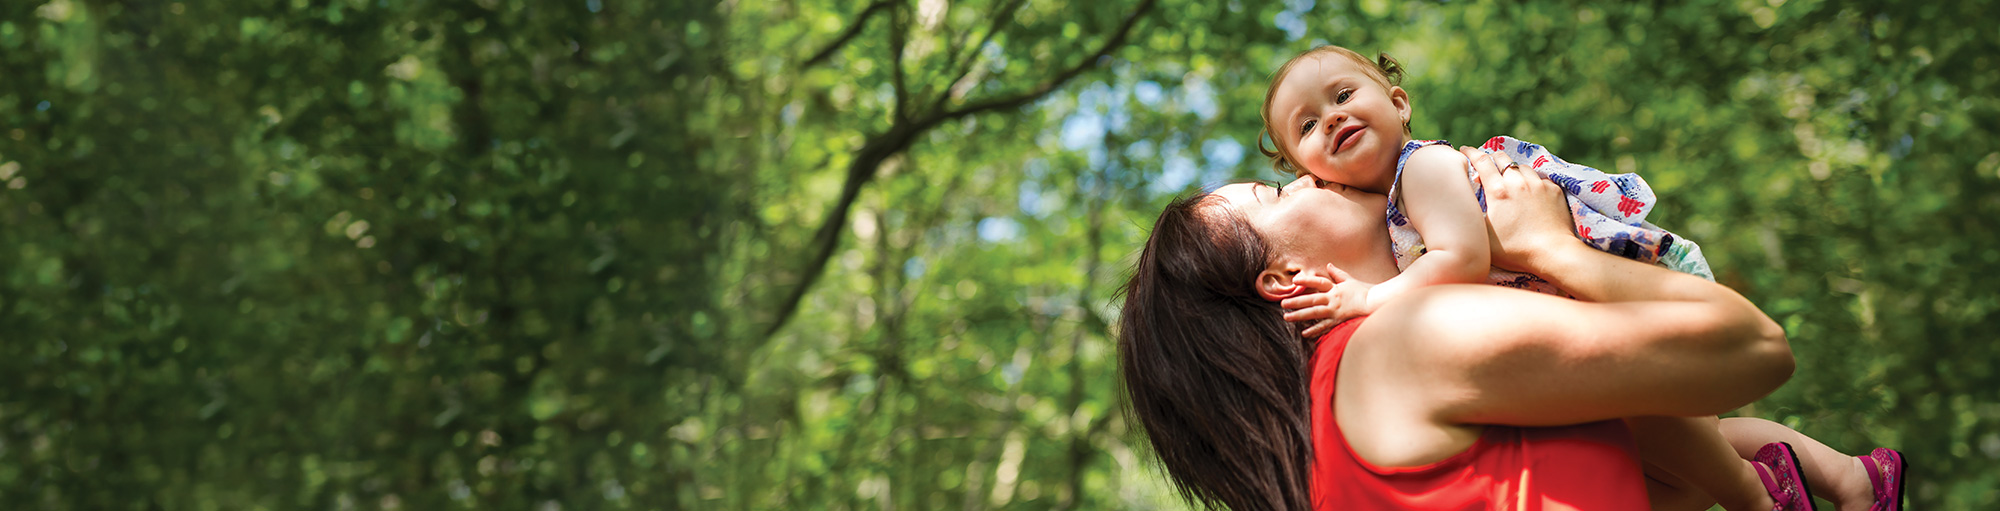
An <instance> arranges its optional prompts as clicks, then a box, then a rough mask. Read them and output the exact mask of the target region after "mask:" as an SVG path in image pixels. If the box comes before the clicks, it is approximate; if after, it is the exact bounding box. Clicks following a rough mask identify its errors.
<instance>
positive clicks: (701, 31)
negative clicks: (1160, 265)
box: [0, 0, 2000, 510]
mask: <svg viewBox="0 0 2000 511" xmlns="http://www.w3.org/2000/svg"><path fill="white" fill-rule="evenodd" d="M1989 7H1990V6H1989V5H1985V4H1984V3H1982V2H1977V1H1965V0H1958V1H1944V2H1922V3H1874V2H1818V1H1812V0H1791V1H1785V0H1750V1H1700V2H1688V3H1681V4H1668V3H1620V4H1607V5H1590V4H1583V3H1576V2H1548V1H1537V2H1526V3H1512V2H1440V3H1430V2H1422V3H1401V2H1392V1H1388V0H1361V1H1353V2H1330V3H1326V2H1314V1H1312V0H1296V1H1290V2H1285V3H1282V4H1259V3H1255V2H1241V1H1234V2H1200V1H1187V0H1122V1H1118V2H1104V3H1090V2H1080V3H1071V2H1055V1H1048V0H995V1H992V2H986V3H953V2H949V1H948V0H881V1H872V2H868V3H861V2H802V1H784V2H722V3H703V2H685V1H675V2H647V1H636V0H586V1H580V2H529V1H521V0H476V1H461V2H434V1H426V2H388V1H367V0H218V1H213V2H125V1H109V0H54V1H49V2H41V1H39V0H35V1H27V2H6V3H0V183H4V187H3V188H0V282H3V283H4V284H0V335H4V341H0V374H4V375H6V376H5V378H4V379H0V506H4V507H5V508H7V509H293V508H300V509H455V508H470V509H537V510H553V509H623V508H641V509H654V508H666V509H862V508H869V509H875V508H879V509H942V508H958V509H966V510H979V509H990V508H1010V509H1118V508H1138V509H1150V508H1155V507H1177V506H1180V504H1179V503H1177V502H1175V501H1174V500H1173V499H1172V497H1171V495H1169V494H1167V493H1166V492H1165V491H1164V490H1163V489H1162V484H1161V483H1162V481H1161V479H1160V476H1159V475H1158V474H1157V473H1156V472H1154V469H1152V468H1151V465H1150V463H1149V461H1148V456H1149V455H1148V454H1146V453H1145V452H1144V450H1143V448H1142V447H1141V446H1142V444H1143V442H1142V441H1140V439H1139V438H1137V436H1136V435H1137V434H1138V433H1137V432H1136V431H1134V430H1132V428H1130V427H1129V425H1128V424H1127V423H1126V422H1125V420H1124V419H1123V417H1122V415H1121V412H1120V409H1119V406H1120V405H1119V398H1118V387H1117V383H1116V381H1117V380H1116V375H1115V370H1114V364H1113V363H1112V360H1113V356H1112V355H1113V354H1112V348H1111V343H1110V340H1109V337H1108V331H1109V323H1110V321H1112V318H1115V317H1116V310H1117V307H1118V300H1117V299H1116V297H1115V296H1113V294H1114V291H1115V287H1116V285H1117V284H1119V283H1120V282H1122V281H1123V272H1124V271H1125V268H1126V267H1127V266H1128V265H1129V264H1130V261H1131V258H1132V256H1133V255H1134V253H1135V251H1136V248H1137V247H1138V245H1139V243H1140V241H1141V240H1142V239H1143V237H1144V236H1145V229H1146V228H1147V226H1149V225H1150V222H1151V220H1152V218H1153V216H1154V214H1156V213H1157V212H1158V210H1159V207H1160V206H1161V205H1162V204H1163V203H1164V201H1165V200H1166V198H1168V197H1170V196H1172V195H1173V194H1175V193H1179V192H1182V191H1184V190H1188V189H1192V188H1196V187H1199V186H1201V185H1202V184H1204V183H1213V182H1218V181H1221V180H1225V179H1229V178H1232V177H1267V178H1271V177H1279V176H1277V175H1276V174H1275V173H1274V172H1273V171H1271V170H1270V169H1269V168H1268V166H1266V165H1265V164H1264V162H1263V161H1262V160H1261V158H1260V157H1259V156H1258V154H1257V152H1256V150H1255V148H1254V145H1255V143H1256V142H1255V136H1256V133H1257V130H1258V127H1259V125H1260V123H1259V120H1258V117H1257V106H1258V105H1260V104H1261V101H1262V96H1263V92H1264V87H1265V85H1266V78H1267V77H1268V74H1269V72H1270V71H1271V70H1272V69H1275V68H1276V66H1277V65H1278V64H1279V63H1281V62H1282V61H1283V60H1284V59H1285V58H1287V57H1289V56H1290V55H1291V54H1293V53H1295V52H1297V51H1300V50H1303V49H1306V48H1308V47H1310V46H1311V45H1313V44H1316V43H1318V42H1333V43H1338V44H1342V45H1346V46H1350V47H1353V48H1356V49H1359V50H1362V51H1364V52H1370V51H1388V52H1391V53H1392V54H1394V55H1395V56H1397V57H1398V58H1400V59H1401V60H1402V61H1403V62H1404V63H1405V64H1406V65H1408V67H1409V70H1410V71H1411V76H1410V79H1409V81H1408V82H1406V83H1405V87H1406V88H1408V89H1409V90H1410V92H1411V96H1412V98H1413V101H1414V103H1415V105H1416V112H1417V113H1416V120H1415V130H1416V134H1417V135H1418V136H1421V137H1431V138H1439V137H1441V138H1449V139H1451V140H1453V141H1454V142H1458V143H1460V144H1477V143H1479V142H1480V141H1483V140H1484V139H1485V138H1486V137H1489V136H1492V135H1498V134H1511V135H1515V136H1519V137H1522V138H1525V139H1529V140H1533V141H1536V142H1539V143H1543V144H1545V145H1548V146H1550V147H1551V148H1552V149H1554V150H1555V151H1556V152H1557V153H1558V154H1561V155H1563V156H1564V157H1565V158H1566V159H1570V160H1572V161H1576V162H1580V163H1585V164H1591V165H1594V166H1598V167H1601V168H1605V169H1607V170H1618V171H1635V172H1640V173H1642V174H1643V175H1645V176H1646V177H1647V179H1648V180H1649V181H1651V182H1652V183H1653V185H1654V186H1655V187H1656V188H1657V189H1658V191H1659V192H1660V193H1661V195H1662V196H1663V197H1664V199H1663V200H1664V204H1663V205H1662V208H1661V211H1660V216H1659V217H1658V221H1659V222H1660V223H1661V224H1662V225H1666V226H1668V227H1669V228H1673V229H1675V230H1677V231H1680V232H1682V233H1684V234H1687V235H1689V236H1691V237H1693V238H1695V239H1696V240H1698V241H1700V242H1702V243H1703V245H1704V247H1706V250H1707V251H1708V255H1709V257H1710V258H1711V260H1712V261H1713V262H1714V263H1715V265H1716V268H1717V270H1718V274H1719V276H1720V278H1721V280H1722V281H1723V282H1724V283H1726V284H1729V285H1731V286H1733V287H1735V288H1737V289H1739V290H1742V291H1743V292H1744V293H1746V294H1747V295H1749V296H1750V297H1751V298H1752V299H1753V300H1755V301H1756V302H1757V303H1758V304H1759V305H1760V306H1762V307H1763V308H1764V309H1765V310H1766V311H1767V312H1769V313H1770V314H1771V315H1772V316H1773V317H1774V318H1777V319H1778V320H1779V321H1780V322H1781V323H1783V324H1784V325H1785V327H1786V329H1787V330H1788V332H1790V334H1791V336H1792V341H1793V346H1794V349H1795V351H1796V352H1797V355H1798V358H1799V361H1800V369H1799V371H1798V375H1797V376H1796V377H1795V378H1794V379H1793V380H1792V382H1791V383H1789V384H1788V385H1786V386H1785V387H1784V388H1783V389H1781V390H1779V391H1778V392H1777V393H1776V394H1774V395H1772V396H1771V397H1770V398H1768V399H1765V400H1764V401H1761V402H1759V403H1758V404H1756V405H1754V406H1753V407H1751V408H1750V409H1747V410H1745V411H1744V413H1749V414H1755V415H1760V416H1765V417H1770V418H1773V419H1777V420H1781V421H1784V422H1785V423H1787V424H1790V425H1792V426H1794V427H1797V428H1799V429H1801V430H1803V431H1805V432H1807V433H1809V434H1812V435H1813V436H1815V437H1818V438H1821V439H1823V440H1826V441H1827V442H1829V443H1831V444H1833V445H1834V446H1836V447H1839V448H1843V449H1846V450H1849V451H1854V452H1861V451H1863V450H1865V449H1866V448H1868V447H1872V446H1876V445H1889V446H1895V447H1899V448H1902V449H1904V450H1905V451H1906V452H1908V453H1910V455H1911V459H1912V460H1913V462H1914V463H1915V464H1916V466H1917V467H1918V472H1917V474H1918V475H1917V478H1916V480H1915V481H1914V484H1912V486H1911V488H1912V493H1913V500H1914V501H1915V502H1916V503H1917V504H1919V505H1921V506H1923V507H1925V508H1934V509H1991V508H1993V507H1994V506H1995V505H2000V492H1996V490H1995V488H1996V487H2000V470H1996V469H1995V468H1994V467H1995V466H1996V463H1995V460H1996V459H2000V375H1996V374H1995V370H1994V369H1993V367H1992V365H1993V362H1994V361H1995V360H2000V347H1996V346H1995V340H1996V339H1995V336H1994V335H1993V334H1992V332H1994V331H1996V327H2000V320H1996V318H2000V316H1996V314H1995V312H1996V311H2000V272H1996V271H1994V270H1995V269H2000V238H1996V236H1995V233H1996V232H2000V225H1996V224H2000V140H1996V138H1995V135H1996V132H2000V72H1996V69H2000V61H1996V59H2000V32H1996V31H1994V30H1992V28H1991V26H1990V25H1991V16H1990V14H1989V13H1990V9H1989Z"/></svg>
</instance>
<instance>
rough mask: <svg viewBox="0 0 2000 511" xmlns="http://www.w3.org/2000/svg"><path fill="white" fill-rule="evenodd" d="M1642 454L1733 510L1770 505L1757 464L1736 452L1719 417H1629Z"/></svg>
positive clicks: (1634, 439) (1768, 495)
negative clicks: (1720, 425) (1755, 465)
mask: <svg viewBox="0 0 2000 511" xmlns="http://www.w3.org/2000/svg"><path fill="white" fill-rule="evenodd" d="M1625 425H1626V426H1627V427H1629V428H1631V430H1632V440H1633V441H1634V443H1636V444H1638V447H1639V458H1640V460H1641V461H1643V462H1645V463H1646V464H1648V465H1651V466H1654V467H1658V468H1659V469H1662V470H1665V471H1666V472H1668V473H1671V474H1673V475H1674V476H1676V477H1679V478H1680V479H1681V480H1682V481H1685V482H1686V483H1687V485H1689V486H1692V487H1693V488H1694V489H1697V490H1700V491H1702V492H1705V493H1707V494H1708V495H1709V496H1711V497H1714V499H1715V502H1716V503H1718V504H1721V505H1722V508H1723V509H1727V510H1729V511H1750V510H1759V511H1762V510H1768V509H1771V506H1772V501H1771V496H1770V494H1769V493H1766V492H1765V490H1764V483H1763V482H1762V480H1761V479H1759V478H1758V477H1757V469H1756V468H1755V467H1753V466H1752V465H1751V464H1750V462H1749V461H1746V460H1744V459H1743V458H1742V457H1740V456H1738V455H1737V451H1736V449H1735V448H1733V447H1731V445H1730V443H1729V441H1728V440H1727V439H1725V438H1723V436H1722V430H1721V429H1720V428H1719V423H1718V419H1716V418H1715V417H1660V416H1648V417H1630V418H1626V419H1625Z"/></svg>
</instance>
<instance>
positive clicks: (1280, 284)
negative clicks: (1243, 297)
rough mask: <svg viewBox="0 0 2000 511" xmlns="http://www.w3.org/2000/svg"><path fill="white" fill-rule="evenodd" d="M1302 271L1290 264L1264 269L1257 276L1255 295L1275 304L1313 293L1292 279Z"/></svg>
mask: <svg viewBox="0 0 2000 511" xmlns="http://www.w3.org/2000/svg"><path fill="white" fill-rule="evenodd" d="M1304 269H1305V268H1301V267H1299V266H1298V265H1295V264H1291V263H1284V265H1283V266H1277V267H1271V268H1266V269H1264V271H1263V272H1261V273H1258V274H1257V295H1258V296H1262V297H1264V299H1265V300H1270V301H1273V302H1277V301H1283V300H1284V299H1286V298H1291V297H1294V296H1299V295H1303V294H1307V293H1311V292H1313V290H1312V289H1308V288H1306V287H1304V286H1300V285H1299V284H1298V282H1296V281H1294V280H1293V279H1292V277H1296V276H1298V275H1299V272H1300V271H1301V270H1304Z"/></svg>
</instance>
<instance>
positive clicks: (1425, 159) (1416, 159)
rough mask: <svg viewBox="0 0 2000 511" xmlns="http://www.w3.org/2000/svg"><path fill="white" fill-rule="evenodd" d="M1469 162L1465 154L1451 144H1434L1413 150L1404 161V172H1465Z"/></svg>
mask: <svg viewBox="0 0 2000 511" xmlns="http://www.w3.org/2000/svg"><path fill="white" fill-rule="evenodd" d="M1467 163H1468V160H1466V159H1465V154H1463V153H1460V152H1458V150H1456V149H1452V148H1451V144H1433V145H1426V146H1423V147H1418V148H1416V150H1414V151H1411V152H1410V153H1409V156H1408V157H1407V158H1406V161H1405V162H1404V172H1412V171H1415V172H1430V171H1439V170H1451V171H1455V172H1464V169H1465V166H1466V164H1467Z"/></svg>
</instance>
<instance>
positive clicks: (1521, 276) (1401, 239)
mask: <svg viewBox="0 0 2000 511" xmlns="http://www.w3.org/2000/svg"><path fill="white" fill-rule="evenodd" d="M1440 144H1448V142H1445V141H1443V140H1412V141H1410V142H1409V143H1406V144H1403V152H1402V155H1401V156H1398V157H1397V158H1396V177H1395V180H1394V181H1393V182H1391V183H1390V185H1389V215H1388V219H1389V240H1390V246H1391V247H1392V248H1393V250H1394V251H1395V256H1396V269H1398V270H1403V269H1408V268H1409V266H1410V263H1412V262H1414V261H1416V260H1417V256H1421V255H1423V254H1424V240H1423V236H1421V235H1419V234H1417V229H1416V228H1415V227H1412V226H1411V225H1410V218H1409V217H1408V216H1407V215H1405V214H1404V213H1403V194H1402V188H1403V166H1404V165H1406V164H1408V163H1409V161H1410V155H1411V154H1412V153H1415V152H1416V151H1417V149H1419V148H1422V147H1425V146H1432V145H1440ZM1481 149H1484V150H1485V151H1486V152H1489V153H1506V155H1507V157H1509V158H1511V159H1513V161H1514V162H1515V163H1519V164H1521V168H1523V169H1532V170H1534V171H1535V172H1536V173H1539V174H1541V175H1542V176H1543V177H1546V178H1548V179H1549V181H1552V182H1554V183H1555V184H1556V185H1557V186H1559V187H1561V188H1562V189H1563V195H1564V196H1565V197H1566V198H1567V199H1568V202H1569V212H1570V217H1571V218H1572V219H1574V220H1576V237H1577V238H1579V239H1582V240H1583V241H1584V243H1587V244H1589V245H1590V246H1591V247H1593V248H1596V249H1598V250H1601V251H1604V252H1608V253H1611V254H1613V255H1617V256H1621V257H1624V258H1626V259H1632V260H1636V261H1639V262H1643V263H1651V264H1656V265H1659V266H1662V267H1665V268H1667V269H1670V270H1674V271H1678V272H1681V273H1686V274H1690V275H1694V276H1697V277H1701V278H1704V279H1708V280H1709V281H1711V282H1713V281H1715V273H1714V272H1713V271H1712V270H1710V269H1709V266H1708V259H1707V258H1704V257H1702V255H1701V247H1700V246H1699V245H1696V244H1695V243H1694V242H1693V241H1688V239H1687V238H1682V237H1680V236H1676V235H1674V233H1671V232H1667V230H1666V229H1661V228H1660V226H1657V225H1653V224H1652V223H1650V222H1647V221H1646V215H1647V214H1649V213H1652V211H1653V204H1654V203H1655V199H1656V198H1657V197H1656V196H1655V195H1654V194H1653V188H1652V187H1651V186H1647V185H1646V180H1645V179H1641V178H1640V177H1639V175H1638V174H1605V173H1604V172H1601V171H1598V170H1597V169H1593V168H1590V167H1586V166H1582V165H1577V164H1574V163H1570V162H1566V161H1563V159H1562V158H1558V157H1556V155H1554V154H1551V153H1549V151H1548V149H1546V148H1543V147H1542V146H1540V145H1536V144H1532V143H1528V142H1524V141H1521V140H1519V139H1515V138H1513V137H1493V138H1492V139H1491V140H1487V141H1486V144H1485V145H1484V146H1481ZM1465 174H1466V178H1467V179H1472V178H1473V177H1476V176H1477V175H1478V173H1477V172H1476V171H1474V170H1472V167H1471V166H1469V165H1468V166H1467V167H1466V169H1465ZM1472 190H1473V195H1474V197H1475V198H1477V199H1478V200H1479V209H1480V210H1481V211H1484V210H1485V209H1486V189H1485V188H1484V187H1482V186H1480V184H1479V182H1478V181H1476V180H1475V181H1473V182H1472ZM1487 282H1488V283H1491V284H1496V285H1501V286H1506V287H1512V288H1517V289H1527V290H1530V291H1537V292H1542V293H1547V294H1552V295H1558V296H1567V295H1566V294H1565V293H1563V292H1562V290H1560V289H1557V288H1556V287H1555V285H1553V284H1550V283H1549V282H1548V281H1546V280H1542V278H1541V277H1536V276H1534V275H1529V274H1526V273H1516V272H1511V271H1506V270H1502V269H1499V268H1494V269H1493V270H1492V271H1491V273H1489V274H1488V276H1487Z"/></svg>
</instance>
